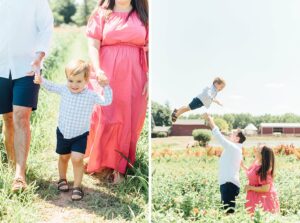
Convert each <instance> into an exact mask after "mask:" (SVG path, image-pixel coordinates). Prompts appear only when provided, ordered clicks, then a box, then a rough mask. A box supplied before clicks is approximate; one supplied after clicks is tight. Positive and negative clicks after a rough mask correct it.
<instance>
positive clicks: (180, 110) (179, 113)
mask: <svg viewBox="0 0 300 223" xmlns="http://www.w3.org/2000/svg"><path fill="white" fill-rule="evenodd" d="M190 110H191V109H190V107H189V106H182V107H180V108H179V109H178V110H177V112H176V117H177V118H178V117H179V116H180V115H182V114H183V113H185V112H188V111H190Z"/></svg>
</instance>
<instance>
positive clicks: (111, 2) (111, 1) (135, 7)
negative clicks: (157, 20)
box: [99, 0, 149, 26]
mask: <svg viewBox="0 0 300 223" xmlns="http://www.w3.org/2000/svg"><path fill="white" fill-rule="evenodd" d="M104 3H105V4H107V6H106V8H107V9H110V10H113V9H114V7H115V0H100V2H99V6H103V4H104ZM131 5H132V10H131V11H130V12H129V14H128V17H127V19H128V18H129V17H130V16H131V14H132V13H133V12H136V13H137V14H138V16H139V18H140V20H141V21H142V23H143V24H144V26H148V17H149V6H148V0H131Z"/></svg>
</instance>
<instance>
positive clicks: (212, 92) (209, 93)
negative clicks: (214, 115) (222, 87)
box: [197, 85, 218, 108]
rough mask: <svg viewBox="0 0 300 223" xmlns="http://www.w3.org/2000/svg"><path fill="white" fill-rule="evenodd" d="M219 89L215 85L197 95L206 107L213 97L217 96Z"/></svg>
mask: <svg viewBox="0 0 300 223" xmlns="http://www.w3.org/2000/svg"><path fill="white" fill-rule="evenodd" d="M217 94H218V91H217V89H216V88H215V86H214V85H212V86H211V87H206V88H204V89H203V91H202V93H201V94H199V95H198V96H197V98H199V99H200V101H201V102H202V103H203V105H204V106H205V107H206V108H209V107H210V105H211V103H212V101H213V99H214V98H215V97H216V96H217Z"/></svg>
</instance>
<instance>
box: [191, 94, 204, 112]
mask: <svg viewBox="0 0 300 223" xmlns="http://www.w3.org/2000/svg"><path fill="white" fill-rule="evenodd" d="M202 106H203V103H202V101H201V100H200V99H199V98H197V97H196V98H193V100H192V101H191V103H190V104H189V107H190V109H191V110H195V109H197V108H201V107H202Z"/></svg>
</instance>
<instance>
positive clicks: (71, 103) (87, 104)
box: [42, 78, 113, 139]
mask: <svg viewBox="0 0 300 223" xmlns="http://www.w3.org/2000/svg"><path fill="white" fill-rule="evenodd" d="M42 86H43V87H44V88H45V89H47V90H48V91H50V92H53V93H57V94H59V95H60V96H61V101H60V108H59V118H58V128H59V130H60V131H61V133H62V134H63V136H64V138H65V139H71V138H74V137H76V136H79V135H82V134H84V133H85V132H88V131H89V129H90V118H91V114H92V111H93V108H94V105H102V106H107V105H110V104H111V102H112V95H113V94H112V90H111V88H110V87H109V86H105V87H104V88H103V96H102V95H98V94H96V93H95V92H93V91H91V90H89V89H87V88H86V89H84V90H83V91H82V92H80V93H72V92H71V91H70V90H69V89H68V87H67V86H66V85H60V84H55V83H53V82H51V81H49V80H47V79H45V78H43V80H42Z"/></svg>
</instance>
